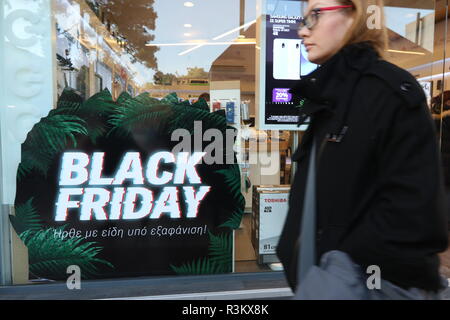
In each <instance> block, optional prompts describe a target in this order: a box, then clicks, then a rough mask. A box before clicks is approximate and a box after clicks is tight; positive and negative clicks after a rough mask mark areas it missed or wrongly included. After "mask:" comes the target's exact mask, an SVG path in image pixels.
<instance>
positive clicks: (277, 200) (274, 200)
mask: <svg viewBox="0 0 450 320" xmlns="http://www.w3.org/2000/svg"><path fill="white" fill-rule="evenodd" d="M264 201H265V202H287V199H264Z"/></svg>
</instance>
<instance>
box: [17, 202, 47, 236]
mask: <svg viewBox="0 0 450 320" xmlns="http://www.w3.org/2000/svg"><path fill="white" fill-rule="evenodd" d="M9 220H10V221H11V224H12V226H13V228H14V230H15V231H16V232H17V234H18V235H20V234H22V233H23V232H25V231H31V232H37V231H39V230H41V229H42V228H43V224H42V221H41V219H40V217H39V214H38V213H37V210H36V209H35V208H34V207H33V198H30V199H29V200H28V201H27V202H25V203H23V204H21V205H17V206H16V207H15V215H10V216H9Z"/></svg>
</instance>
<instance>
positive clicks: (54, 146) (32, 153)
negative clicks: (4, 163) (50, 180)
mask: <svg viewBox="0 0 450 320" xmlns="http://www.w3.org/2000/svg"><path fill="white" fill-rule="evenodd" d="M87 134H88V132H87V130H86V127H85V122H84V121H83V120H82V119H81V118H79V117H77V116H74V115H68V114H60V112H59V111H58V110H51V111H50V113H49V115H48V116H47V117H45V118H42V119H41V121H40V122H39V123H37V124H35V125H34V127H33V129H32V130H31V131H30V132H29V133H28V136H27V139H26V140H25V142H24V143H23V144H22V161H21V164H20V167H19V172H18V173H19V176H18V178H19V179H21V178H22V177H23V176H24V174H26V173H28V172H30V171H31V170H33V169H37V170H38V171H39V172H40V173H42V174H43V175H46V174H47V171H48V169H49V167H50V165H51V163H52V161H53V160H54V157H55V155H56V154H57V153H59V152H61V151H63V150H64V149H65V148H66V147H67V144H68V140H70V141H71V142H72V145H73V146H74V147H76V145H77V142H76V136H77V135H87Z"/></svg>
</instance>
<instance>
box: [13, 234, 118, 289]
mask: <svg viewBox="0 0 450 320" xmlns="http://www.w3.org/2000/svg"><path fill="white" fill-rule="evenodd" d="M64 228H65V227H60V228H48V229H46V230H40V231H37V232H36V231H31V230H28V231H25V232H23V233H22V234H21V235H20V238H21V239H22V240H23V242H24V243H25V245H26V246H27V247H28V253H29V263H30V273H32V274H33V275H35V276H39V277H44V278H49V279H54V280H63V279H66V278H67V273H66V270H67V267H68V266H70V265H77V266H79V267H80V269H81V276H82V278H84V279H89V278H93V277H95V276H96V275H98V265H99V264H103V265H107V266H108V267H110V268H114V267H113V265H111V264H110V263H109V262H107V261H106V260H103V259H99V258H97V255H98V254H99V253H100V251H101V250H102V248H101V247H98V246H95V243H94V242H85V243H82V241H83V239H82V238H66V239H61V238H60V237H58V236H55V235H56V234H57V233H59V232H62V231H63V230H64Z"/></svg>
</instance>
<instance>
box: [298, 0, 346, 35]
mask: <svg viewBox="0 0 450 320" xmlns="http://www.w3.org/2000/svg"><path fill="white" fill-rule="evenodd" d="M345 8H353V5H348V6H334V7H324V8H316V9H312V10H311V13H310V14H308V15H306V16H305V17H301V18H300V22H299V26H298V30H299V31H300V30H301V29H303V28H304V27H306V28H308V30H311V29H312V28H314V26H315V25H316V24H317V21H318V20H319V15H320V13H321V12H322V11H332V10H339V9H345Z"/></svg>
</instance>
